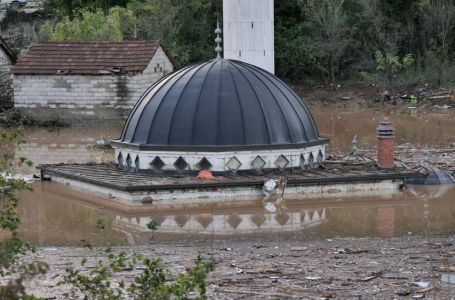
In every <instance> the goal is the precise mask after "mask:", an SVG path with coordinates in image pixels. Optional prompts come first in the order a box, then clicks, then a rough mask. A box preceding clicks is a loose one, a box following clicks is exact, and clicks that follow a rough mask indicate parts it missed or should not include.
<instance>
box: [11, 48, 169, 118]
mask: <svg viewBox="0 0 455 300" xmlns="http://www.w3.org/2000/svg"><path fill="white" fill-rule="evenodd" d="M172 70H173V65H172V63H171V61H170V60H169V58H168V57H167V56H166V54H165V52H164V51H163V49H162V48H161V47H160V48H159V49H158V50H157V51H156V54H155V56H154V57H153V59H152V60H151V62H150V64H149V65H148V67H147V68H146V69H145V70H144V72H142V73H141V74H137V75H124V74H106V75H93V76H92V75H14V76H13V89H14V106H15V108H18V109H20V110H23V111H25V112H26V113H29V114H32V115H33V116H34V118H36V119H39V120H43V121H46V120H63V121H65V122H67V123H72V124H82V123H86V122H87V121H94V122H96V121H98V120H103V121H105V122H104V124H109V125H110V124H112V123H120V122H121V121H122V120H124V119H125V118H126V117H127V116H128V114H129V112H130V110H131V109H132V107H133V106H134V105H135V104H136V102H137V101H138V100H139V98H140V97H141V95H142V93H144V92H145V90H146V89H147V88H148V87H149V86H151V85H152V84H153V83H155V82H156V81H157V80H158V79H160V78H161V77H162V76H163V75H164V74H167V73H169V72H171V71H172Z"/></svg>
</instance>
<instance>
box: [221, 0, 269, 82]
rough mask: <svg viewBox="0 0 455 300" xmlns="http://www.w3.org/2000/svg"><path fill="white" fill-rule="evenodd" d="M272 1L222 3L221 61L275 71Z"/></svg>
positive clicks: (249, 0)
mask: <svg viewBox="0 0 455 300" xmlns="http://www.w3.org/2000/svg"><path fill="white" fill-rule="evenodd" d="M273 1H274V0H223V31H224V45H223V46H224V58H226V59H236V60H240V61H243V62H246V63H249V64H253V65H256V66H258V67H260V68H263V69H265V70H267V71H269V72H270V73H274V72H275V50H274V34H275V33H274V6H273Z"/></svg>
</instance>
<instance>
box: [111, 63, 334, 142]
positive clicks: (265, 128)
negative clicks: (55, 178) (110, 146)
mask: <svg viewBox="0 0 455 300" xmlns="http://www.w3.org/2000/svg"><path fill="white" fill-rule="evenodd" d="M326 143H328V139H327V138H321V137H320V136H319V133H318V130H317V128H316V125H315V122H314V120H313V117H312V116H311V113H310V111H309V110H308V108H307V107H306V106H305V104H304V103H303V102H302V101H301V100H300V98H299V97H298V96H297V95H296V94H295V93H294V92H293V91H292V90H291V89H290V88H289V87H288V86H287V85H286V84H285V83H284V82H282V81H281V80H280V79H278V78H277V77H275V76H274V75H272V74H270V73H268V72H267V71H265V70H263V69H261V68H258V67H256V66H253V65H250V64H246V63H243V62H240V61H233V60H224V59H218V60H217V59H214V60H210V61H206V62H202V63H197V64H193V65H189V66H186V67H184V68H182V69H180V70H178V71H176V72H173V73H171V74H169V75H167V76H165V77H164V78H163V79H161V80H160V81H158V82H157V83H155V84H154V85H153V86H151V87H150V88H149V89H148V90H147V91H146V92H145V93H144V95H143V96H142V97H141V99H140V100H139V101H138V103H137V104H136V106H135V107H134V108H133V110H132V111H131V113H130V115H129V117H128V121H127V122H126V125H125V127H124V129H123V133H122V136H121V138H120V140H118V141H114V144H117V145H122V146H128V147H133V148H139V149H144V150H199V151H200V150H206V151H226V150H242V149H274V148H298V147H304V146H311V145H320V144H326Z"/></svg>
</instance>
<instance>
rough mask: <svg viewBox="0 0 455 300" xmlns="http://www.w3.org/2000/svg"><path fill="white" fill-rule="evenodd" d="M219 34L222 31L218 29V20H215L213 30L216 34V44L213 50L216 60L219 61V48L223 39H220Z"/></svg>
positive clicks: (220, 49)
mask: <svg viewBox="0 0 455 300" xmlns="http://www.w3.org/2000/svg"><path fill="white" fill-rule="evenodd" d="M221 32H222V31H221V29H220V21H219V20H218V18H216V29H215V33H216V39H215V43H216V48H215V51H216V59H221V51H223V48H221V42H222V41H223V39H222V38H221V37H220V34H221Z"/></svg>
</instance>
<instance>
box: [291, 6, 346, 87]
mask: <svg viewBox="0 0 455 300" xmlns="http://www.w3.org/2000/svg"><path fill="white" fill-rule="evenodd" d="M344 3H345V1H344V0H300V1H299V5H300V8H301V10H302V13H303V15H304V18H305V20H306V21H305V24H306V25H307V26H306V27H307V29H308V31H309V36H310V38H309V39H308V44H309V49H310V51H309V54H310V59H311V61H312V62H313V65H314V66H315V67H316V69H317V70H319V71H320V72H322V73H323V75H324V76H325V77H326V78H327V77H328V78H329V80H330V81H331V82H333V81H335V73H336V72H337V71H338V70H339V68H340V66H341V64H342V63H343V62H342V58H343V57H344V56H345V54H346V52H347V50H348V49H349V47H350V46H352V45H353V40H352V36H353V32H354V31H353V28H352V26H351V25H350V24H349V18H348V14H347V11H346V10H345V8H344Z"/></svg>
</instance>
